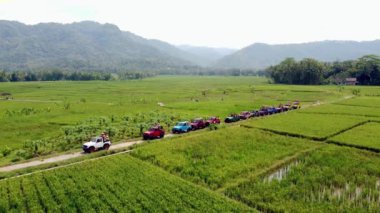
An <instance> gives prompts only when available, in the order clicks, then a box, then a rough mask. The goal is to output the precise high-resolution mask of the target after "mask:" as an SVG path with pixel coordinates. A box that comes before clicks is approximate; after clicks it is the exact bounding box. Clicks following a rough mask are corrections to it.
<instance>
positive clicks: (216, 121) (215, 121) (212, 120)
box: [206, 117, 220, 126]
mask: <svg viewBox="0 0 380 213" xmlns="http://www.w3.org/2000/svg"><path fill="white" fill-rule="evenodd" d="M210 124H220V119H219V118H218V117H209V118H208V119H207V120H206V126H209V125H210Z"/></svg>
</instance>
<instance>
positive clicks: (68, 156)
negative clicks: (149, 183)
mask: <svg viewBox="0 0 380 213" xmlns="http://www.w3.org/2000/svg"><path fill="white" fill-rule="evenodd" d="M172 136H173V135H172V134H168V135H166V136H165V138H168V137H172ZM141 143H144V141H143V140H136V141H129V142H122V143H118V144H115V145H112V146H111V147H110V149H109V150H116V149H121V148H127V147H130V146H133V145H135V144H141ZM84 155H86V153H84V152H76V153H71V154H63V155H58V156H55V157H50V158H46V159H41V160H33V161H29V162H26V163H19V164H14V165H9V166H4V167H0V172H10V171H14V170H18V169H24V168H28V167H33V166H39V165H43V164H48V163H56V162H60V161H64V160H69V159H73V158H77V157H80V156H84Z"/></svg>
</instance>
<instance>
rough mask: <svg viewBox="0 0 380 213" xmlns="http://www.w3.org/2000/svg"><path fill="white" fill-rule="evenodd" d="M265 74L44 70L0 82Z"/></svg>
mask: <svg viewBox="0 0 380 213" xmlns="http://www.w3.org/2000/svg"><path fill="white" fill-rule="evenodd" d="M265 74H266V72H265V71H264V70H262V71H256V70H250V69H216V68H200V67H193V66H192V67H188V68H184V69H173V70H166V69H165V70H151V71H148V70H142V71H132V70H126V71H119V72H91V71H76V72H72V71H67V70H57V69H56V70H50V71H49V70H45V71H39V72H35V71H0V82H19V81H92V80H98V81H111V80H133V79H144V78H149V77H154V76H156V75H199V76H203V75H208V76H210V75H223V76H253V75H259V76H264V75H265Z"/></svg>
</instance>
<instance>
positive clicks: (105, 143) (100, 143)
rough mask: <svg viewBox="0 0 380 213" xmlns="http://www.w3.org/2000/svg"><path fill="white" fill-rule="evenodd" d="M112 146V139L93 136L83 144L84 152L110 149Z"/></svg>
mask: <svg viewBox="0 0 380 213" xmlns="http://www.w3.org/2000/svg"><path fill="white" fill-rule="evenodd" d="M110 146H111V141H110V140H107V139H103V137H93V138H91V140H90V141H89V142H86V143H84V144H83V151H84V152H88V153H91V152H95V151H96V150H100V149H104V150H108V149H109V148H110Z"/></svg>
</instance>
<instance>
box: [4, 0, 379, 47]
mask: <svg viewBox="0 0 380 213" xmlns="http://www.w3.org/2000/svg"><path fill="white" fill-rule="evenodd" d="M379 13H380V1H379V0H346V1H344V0H123V1H121V0H103V1H95V0H0V19H3V20H17V21H20V22H23V23H27V24H35V23H39V22H60V23H71V22H76V21H82V20H93V21H98V22H101V23H106V22H107V23H113V24H116V25H117V26H119V28H120V29H122V30H125V31H131V32H133V33H136V34H138V35H140V36H143V37H145V38H156V39H160V40H164V41H167V42H170V43H173V44H191V45H202V46H213V47H232V48H241V47H244V46H247V45H249V44H252V43H255V42H264V43H271V44H278V43H300V42H307V41H319V40H374V39H380V27H379V21H380V18H379Z"/></svg>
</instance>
